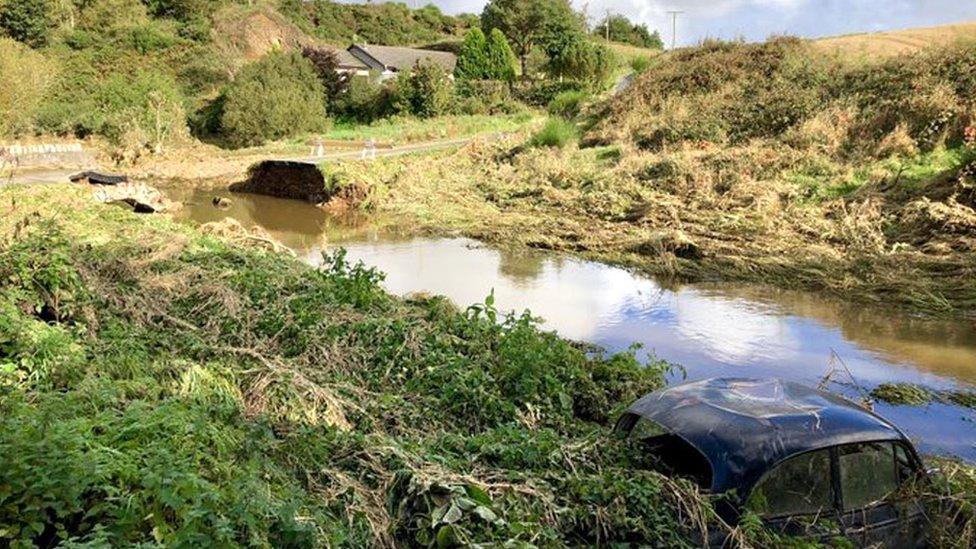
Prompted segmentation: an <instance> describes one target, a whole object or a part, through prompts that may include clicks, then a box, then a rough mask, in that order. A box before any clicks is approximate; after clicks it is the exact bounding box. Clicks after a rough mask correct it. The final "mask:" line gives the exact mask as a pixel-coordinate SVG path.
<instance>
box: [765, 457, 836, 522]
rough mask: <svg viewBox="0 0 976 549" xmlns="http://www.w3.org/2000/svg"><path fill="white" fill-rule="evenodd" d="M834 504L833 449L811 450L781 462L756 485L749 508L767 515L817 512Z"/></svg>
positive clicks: (823, 510)
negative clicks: (831, 470)
mask: <svg viewBox="0 0 976 549" xmlns="http://www.w3.org/2000/svg"><path fill="white" fill-rule="evenodd" d="M833 507H834V488H833V482H832V481H831V474H830V451H829V450H818V451H815V452H808V453H806V454H802V455H799V456H797V457H794V458H790V459H788V460H786V461H784V462H783V463H780V464H779V465H777V466H776V467H775V468H773V469H772V470H771V471H769V472H768V473H767V474H766V476H764V477H763V479H762V480H760V481H759V483H758V484H757V485H756V487H755V488H754V489H753V490H752V493H751V494H750V495H749V498H748V500H747V501H746V508H747V509H748V510H750V511H753V512H755V513H757V514H759V515H760V516H763V517H767V518H774V517H781V516H787V515H814V514H819V513H822V512H827V511H829V510H831V509H832V508H833Z"/></svg>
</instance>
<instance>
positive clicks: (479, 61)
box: [454, 27, 498, 80]
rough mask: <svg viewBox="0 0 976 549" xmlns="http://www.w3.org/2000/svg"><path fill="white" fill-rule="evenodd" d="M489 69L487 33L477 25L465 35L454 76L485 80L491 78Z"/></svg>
mask: <svg viewBox="0 0 976 549" xmlns="http://www.w3.org/2000/svg"><path fill="white" fill-rule="evenodd" d="M495 30H498V29H495ZM489 69H490V66H489V62H488V41H487V40H486V39H485V33H484V32H482V31H481V29H479V28H478V27H475V28H473V29H471V30H469V31H468V32H467V34H465V35H464V42H463V43H462V44H461V51H460V52H458V60H457V66H456V67H455V68H454V76H456V77H458V78H461V79H465V80H483V79H486V78H489V76H488V71H489Z"/></svg>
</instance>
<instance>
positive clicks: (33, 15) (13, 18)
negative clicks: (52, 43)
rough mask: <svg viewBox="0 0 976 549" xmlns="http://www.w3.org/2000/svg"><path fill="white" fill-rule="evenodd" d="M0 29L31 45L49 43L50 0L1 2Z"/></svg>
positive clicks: (9, 0)
mask: <svg viewBox="0 0 976 549" xmlns="http://www.w3.org/2000/svg"><path fill="white" fill-rule="evenodd" d="M0 29H2V30H3V32H4V33H5V34H6V35H7V36H9V37H11V38H13V39H14V40H17V41H19V42H23V43H25V44H28V45H30V46H34V47H38V46H43V45H45V44H47V41H48V39H49V38H50V34H51V5H50V2H49V0H13V1H11V0H8V1H6V2H0Z"/></svg>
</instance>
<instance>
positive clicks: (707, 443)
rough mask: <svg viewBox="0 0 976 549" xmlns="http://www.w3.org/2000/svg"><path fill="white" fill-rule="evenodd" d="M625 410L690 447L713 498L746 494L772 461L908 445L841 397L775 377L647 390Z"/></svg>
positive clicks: (883, 422)
mask: <svg viewBox="0 0 976 549" xmlns="http://www.w3.org/2000/svg"><path fill="white" fill-rule="evenodd" d="M628 412H629V413H630V414H634V415H637V416H641V417H644V418H647V419H649V420H651V421H653V422H655V423H657V424H658V425H660V426H661V427H663V428H665V429H667V430H668V431H670V432H671V433H673V434H675V435H677V436H679V437H681V438H682V439H684V440H685V441H686V442H688V443H689V444H691V445H692V446H694V447H695V448H696V449H698V451H699V452H701V453H702V455H704V456H705V458H706V459H707V460H708V462H709V463H710V464H711V467H712V485H711V491H712V492H714V493H723V492H727V491H729V490H731V489H735V488H738V489H740V490H747V489H751V488H752V486H753V485H754V484H755V483H756V482H757V481H758V480H759V478H760V477H762V475H763V473H765V472H766V471H768V470H769V469H770V468H772V467H773V466H775V465H776V464H777V463H779V462H780V461H782V460H784V459H786V458H789V457H791V456H795V455H798V454H801V453H804V452H807V451H811V450H817V449H822V448H827V447H830V446H837V445H842V444H852V443H857V442H872V441H882V440H901V441H905V442H908V439H907V437H906V436H905V435H904V434H903V433H902V432H901V431H900V430H899V429H898V428H897V427H895V426H894V425H893V424H891V423H890V422H888V421H887V420H885V419H883V418H881V417H880V416H878V415H877V414H875V413H873V412H871V411H869V410H866V409H864V408H862V407H860V406H858V405H857V404H854V403H853V402H851V401H849V400H847V399H845V398H842V397H839V396H837V395H834V394H831V393H828V392H826V391H821V390H818V389H813V388H810V387H807V386H804V385H801V384H799V383H794V382H789V381H783V380H779V379H767V380H756V379H743V378H733V379H707V380H704V381H696V382H691V383H686V384H683V385H677V386H674V387H669V388H667V389H663V390H661V391H656V392H653V393H650V394H648V395H646V396H644V397H643V398H641V399H640V400H638V401H637V402H635V403H634V404H633V405H632V406H631V407H630V408H629V409H628ZM740 495H741V496H742V497H745V495H746V494H745V493H741V494H740Z"/></svg>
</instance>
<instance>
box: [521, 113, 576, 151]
mask: <svg viewBox="0 0 976 549" xmlns="http://www.w3.org/2000/svg"><path fill="white" fill-rule="evenodd" d="M577 137H578V133H577V131H576V126H575V125H574V124H573V123H572V122H567V121H565V120H562V119H560V118H550V119H549V120H548V121H547V122H546V124H545V126H543V127H542V129H541V130H539V132H538V133H536V134H535V135H533V136H532V139H530V140H529V142H528V145H529V146H530V147H553V148H558V149H561V148H564V147H566V146H567V145H569V144H570V143H572V142H573V141H576V139H577Z"/></svg>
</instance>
